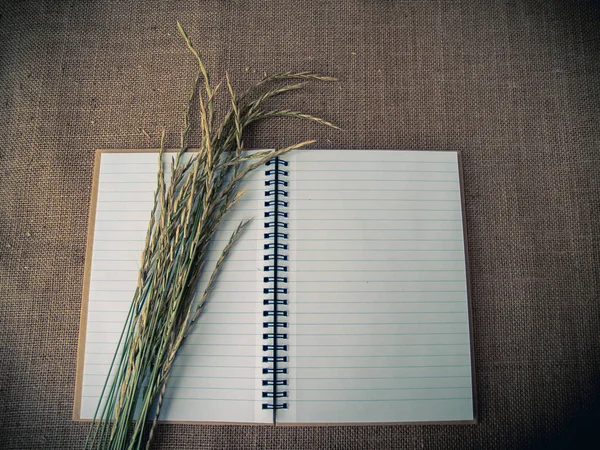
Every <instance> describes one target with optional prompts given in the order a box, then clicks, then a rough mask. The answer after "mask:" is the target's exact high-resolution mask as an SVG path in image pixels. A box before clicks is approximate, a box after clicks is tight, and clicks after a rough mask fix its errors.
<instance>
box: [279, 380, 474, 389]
mask: <svg viewBox="0 0 600 450" xmlns="http://www.w3.org/2000/svg"><path fill="white" fill-rule="evenodd" d="M300 381H302V380H300ZM440 389H472V387H471V386H448V387H444V386H432V387H394V388H321V389H319V388H317V389H313V388H295V389H290V390H291V391H428V390H440Z"/></svg>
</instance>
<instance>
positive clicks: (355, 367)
mask: <svg viewBox="0 0 600 450" xmlns="http://www.w3.org/2000/svg"><path fill="white" fill-rule="evenodd" d="M206 367H210V366H206ZM215 367H216V366H215ZM421 367H423V368H437V367H471V365H470V364H438V365H433V366H365V367H360V366H329V365H328V366H310V367H309V366H303V367H300V366H288V368H289V369H301V370H304V369H416V368H421Z"/></svg>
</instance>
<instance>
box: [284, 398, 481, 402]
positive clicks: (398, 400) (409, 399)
mask: <svg viewBox="0 0 600 450" xmlns="http://www.w3.org/2000/svg"><path fill="white" fill-rule="evenodd" d="M424 400H431V401H440V400H472V398H471V397H443V398H395V399H394V398H385V399H380V400H294V401H295V402H300V403H308V402H310V403H347V402H365V403H367V402H368V403H373V402H403V401H407V402H416V401H419V402H420V401H424Z"/></svg>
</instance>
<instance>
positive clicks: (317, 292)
mask: <svg viewBox="0 0 600 450" xmlns="http://www.w3.org/2000/svg"><path fill="white" fill-rule="evenodd" d="M220 292H243V291H220ZM296 292H299V293H300V292H301V293H303V294H327V293H329V294H331V293H344V294H348V293H352V294H359V293H361V292H363V293H375V292H391V293H395V294H403V293H406V292H421V293H427V292H444V293H448V292H462V293H465V294H466V291H463V290H459V291H454V290H443V291H399V290H388V291H376V290H368V291H356V290H353V291H340V290H335V291H304V290H296Z"/></svg>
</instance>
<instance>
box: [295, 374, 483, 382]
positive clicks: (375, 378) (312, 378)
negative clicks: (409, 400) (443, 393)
mask: <svg viewBox="0 0 600 450" xmlns="http://www.w3.org/2000/svg"><path fill="white" fill-rule="evenodd" d="M398 378H400V379H409V380H414V379H421V378H427V379H437V378H471V375H441V376H435V377H431V376H397V377H351V378H350V377H335V378H329V377H302V380H299V381H304V380H395V379H398ZM297 381H298V380H297Z"/></svg>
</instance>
